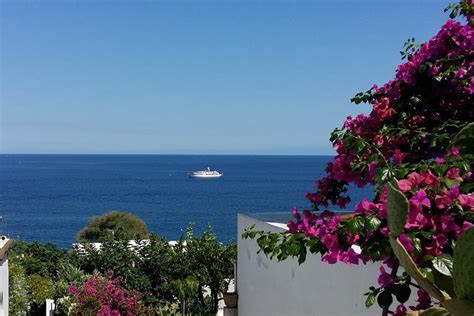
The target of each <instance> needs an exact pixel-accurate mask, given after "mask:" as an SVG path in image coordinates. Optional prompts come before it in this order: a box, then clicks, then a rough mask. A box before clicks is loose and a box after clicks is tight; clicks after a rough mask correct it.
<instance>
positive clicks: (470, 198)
mask: <svg viewBox="0 0 474 316" xmlns="http://www.w3.org/2000/svg"><path fill="white" fill-rule="evenodd" d="M458 199H459V203H460V204H461V206H462V207H464V208H466V209H468V210H469V211H474V194H460V195H459V198H458Z"/></svg>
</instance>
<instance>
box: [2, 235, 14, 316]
mask: <svg viewBox="0 0 474 316" xmlns="http://www.w3.org/2000/svg"><path fill="white" fill-rule="evenodd" d="M12 244H13V240H11V239H9V238H7V237H5V236H2V237H0V316H8V302H9V299H8V255H7V253H8V250H9V249H10V247H11V245H12Z"/></svg>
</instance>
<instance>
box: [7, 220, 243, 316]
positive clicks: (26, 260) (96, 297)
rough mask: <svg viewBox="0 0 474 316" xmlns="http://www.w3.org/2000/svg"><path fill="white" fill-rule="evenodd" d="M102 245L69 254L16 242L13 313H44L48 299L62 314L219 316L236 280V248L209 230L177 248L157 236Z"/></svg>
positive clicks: (109, 239)
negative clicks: (210, 315)
mask: <svg viewBox="0 0 474 316" xmlns="http://www.w3.org/2000/svg"><path fill="white" fill-rule="evenodd" d="M102 241H103V242H102V246H101V248H100V249H97V248H96V247H94V245H92V244H88V243H84V244H82V246H83V247H81V248H79V249H77V250H70V251H65V250H62V249H57V248H56V247H55V246H54V245H51V244H39V243H25V242H21V241H19V242H16V243H15V245H14V247H13V249H12V251H11V253H10V262H11V266H10V267H11V270H10V272H11V273H10V289H11V297H10V302H11V305H10V309H11V314H12V315H40V314H41V315H44V309H45V305H44V303H45V302H44V300H45V299H46V298H50V299H54V300H56V303H57V306H58V309H57V311H58V313H59V314H63V315H68V314H69V315H73V314H80V315H90V314H97V313H98V314H101V315H119V314H120V315H127V313H128V315H143V314H153V315H156V314H157V315H174V314H178V310H181V311H182V310H183V308H184V307H185V311H186V313H192V314H208V313H215V312H216V311H217V302H218V300H219V299H220V297H221V294H222V293H223V292H225V291H226V290H227V286H228V280H229V279H231V278H233V273H234V272H233V270H234V263H235V261H236V256H237V254H236V245H235V244H234V243H231V242H230V243H228V244H222V243H221V242H219V241H218V240H217V238H216V236H215V235H214V233H213V232H212V230H211V228H210V227H209V228H207V229H206V230H204V231H203V232H202V233H201V234H200V235H198V236H194V235H193V230H192V226H190V228H189V229H188V232H187V234H186V235H184V236H183V237H182V238H181V239H180V240H179V241H177V243H176V244H170V243H169V242H168V241H167V240H166V239H164V238H161V237H159V236H156V235H154V234H152V235H151V236H150V238H149V239H148V240H141V241H138V240H137V241H136V242H135V244H134V245H132V244H131V243H130V241H128V240H126V238H125V236H124V232H123V231H121V230H119V231H117V232H116V233H115V234H114V235H112V234H108V235H105V236H104V237H103V239H102ZM125 311H126V312H127V313H125ZM117 313H118V314H117Z"/></svg>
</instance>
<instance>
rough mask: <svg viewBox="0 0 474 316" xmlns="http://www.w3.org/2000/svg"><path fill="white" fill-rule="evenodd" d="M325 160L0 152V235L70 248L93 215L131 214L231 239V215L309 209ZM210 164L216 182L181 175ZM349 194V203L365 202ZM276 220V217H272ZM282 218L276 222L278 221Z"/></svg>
mask: <svg viewBox="0 0 474 316" xmlns="http://www.w3.org/2000/svg"><path fill="white" fill-rule="evenodd" d="M330 159H331V157H329V156H227V155H226V156H219V155H209V156H208V155H4V154H3V155H1V156H0V216H3V223H0V234H1V233H8V234H10V235H11V236H12V237H13V238H16V239H23V240H28V241H31V240H38V241H41V242H53V243H56V244H57V245H58V246H60V247H70V245H71V243H72V242H74V240H75V235H76V233H77V232H78V231H79V230H80V229H81V228H82V227H83V226H84V225H86V224H87V222H88V219H89V218H90V217H91V216H93V215H98V214H102V213H104V212H106V211H108V210H123V211H129V212H132V213H133V214H135V215H138V216H139V217H140V218H142V219H143V220H144V221H145V222H146V224H147V225H148V229H149V230H150V231H151V232H155V233H157V234H159V235H161V236H165V237H167V238H170V239H177V238H179V236H180V234H181V232H182V230H185V229H186V227H187V226H188V223H190V222H195V227H196V230H200V229H202V228H203V227H205V226H206V225H207V224H208V223H210V224H211V225H212V226H213V229H214V231H215V232H216V234H217V235H218V237H219V239H221V240H223V241H225V240H228V239H230V238H232V239H234V240H235V239H236V234H237V231H236V225H237V213H238V212H244V213H267V212H281V213H283V217H286V214H288V218H289V217H290V216H291V209H292V207H293V206H297V207H299V208H303V207H306V208H308V207H310V205H309V203H308V202H307V201H306V200H305V198H304V195H305V193H306V192H308V191H312V190H313V188H314V181H315V180H316V179H317V178H318V177H321V176H323V174H324V167H325V164H326V162H327V161H329V160H330ZM207 166H211V167H212V168H213V169H216V170H218V171H220V172H223V173H224V177H222V178H219V179H191V178H188V176H187V173H188V172H190V171H193V170H202V169H204V168H205V167H207ZM369 194H370V193H368V191H367V190H365V191H358V190H355V191H353V192H352V193H351V195H352V196H354V197H355V198H359V197H360V196H362V195H366V196H367V197H368V195H369ZM280 217H282V216H281V214H280ZM283 219H284V218H283Z"/></svg>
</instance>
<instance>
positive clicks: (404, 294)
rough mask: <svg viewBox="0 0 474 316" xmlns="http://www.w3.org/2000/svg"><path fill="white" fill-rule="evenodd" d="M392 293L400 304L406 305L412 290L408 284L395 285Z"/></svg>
mask: <svg viewBox="0 0 474 316" xmlns="http://www.w3.org/2000/svg"><path fill="white" fill-rule="evenodd" d="M391 290H392V293H393V294H394V295H395V297H396V298H397V301H399V302H400V303H402V304H403V303H405V302H406V301H408V299H409V298H410V294H411V289H410V285H409V284H408V283H406V284H395V285H393V286H392V289H391Z"/></svg>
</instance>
